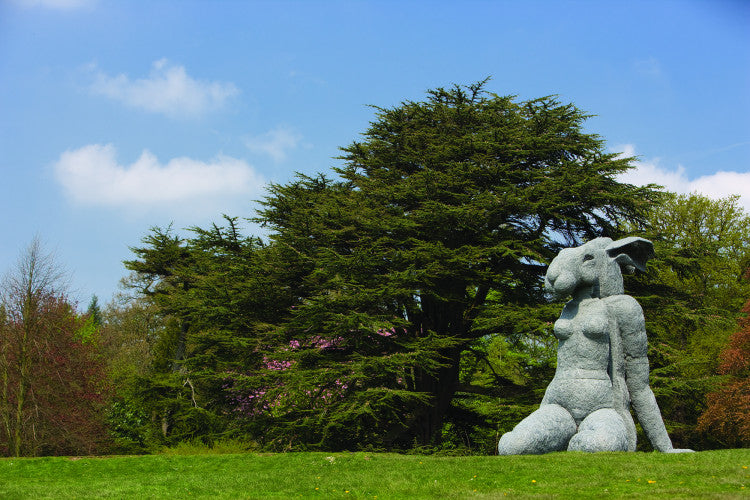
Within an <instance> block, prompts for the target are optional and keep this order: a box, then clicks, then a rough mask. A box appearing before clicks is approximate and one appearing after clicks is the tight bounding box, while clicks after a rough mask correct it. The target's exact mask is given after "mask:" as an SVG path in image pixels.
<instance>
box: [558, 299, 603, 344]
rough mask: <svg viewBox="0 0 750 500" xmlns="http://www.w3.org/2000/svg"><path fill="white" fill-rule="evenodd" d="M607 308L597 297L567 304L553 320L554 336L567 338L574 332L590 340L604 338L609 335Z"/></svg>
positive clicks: (561, 338)
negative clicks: (586, 301) (579, 302)
mask: <svg viewBox="0 0 750 500" xmlns="http://www.w3.org/2000/svg"><path fill="white" fill-rule="evenodd" d="M607 312H608V311H607V308H606V306H605V305H604V304H602V302H601V301H600V300H599V299H595V300H592V301H588V303H586V304H568V305H566V306H565V309H563V313H562V315H561V316H560V319H558V320H557V321H555V337H557V338H558V339H560V340H567V339H569V338H570V337H572V336H573V335H575V334H576V333H580V334H582V335H584V336H585V337H586V338H589V339H591V340H597V341H601V340H606V339H607V338H608V335H609V317H608V314H607Z"/></svg>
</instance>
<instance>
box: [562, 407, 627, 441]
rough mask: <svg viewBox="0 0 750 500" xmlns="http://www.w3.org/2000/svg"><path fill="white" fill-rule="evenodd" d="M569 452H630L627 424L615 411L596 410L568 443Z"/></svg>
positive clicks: (584, 420)
mask: <svg viewBox="0 0 750 500" xmlns="http://www.w3.org/2000/svg"><path fill="white" fill-rule="evenodd" d="M568 451H587V452H597V451H628V432H627V427H626V426H625V422H623V420H622V417H621V416H620V415H619V414H618V413H617V412H616V411H615V410H613V409H609V408H606V409H601V410H596V411H595V412H594V413H592V414H591V415H589V416H588V417H586V418H585V419H583V422H581V425H580V426H578V432H577V433H576V435H575V436H573V437H572V438H571V439H570V443H568Z"/></svg>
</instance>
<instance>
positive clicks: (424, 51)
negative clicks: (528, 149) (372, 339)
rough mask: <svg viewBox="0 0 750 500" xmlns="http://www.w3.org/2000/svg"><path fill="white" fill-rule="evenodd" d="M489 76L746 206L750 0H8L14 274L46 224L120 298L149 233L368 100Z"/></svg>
mask: <svg viewBox="0 0 750 500" xmlns="http://www.w3.org/2000/svg"><path fill="white" fill-rule="evenodd" d="M487 76H491V77H492V80H491V82H490V83H489V85H488V88H489V90H491V91H492V92H495V93H497V94H500V95H509V94H513V95H517V96H518V98H519V99H530V98H535V97H541V96H545V95H550V94H557V95H559V96H560V99H561V100H562V101H565V102H573V103H575V104H576V105H577V106H578V107H579V108H581V109H583V110H585V111H586V112H588V113H591V114H594V115H596V116H595V117H592V118H591V119H590V120H589V121H588V122H587V124H586V129H587V131H589V132H594V133H597V134H600V135H601V136H602V137H603V138H604V139H605V140H606V141H607V145H608V147H609V148H610V149H611V150H613V151H623V152H627V153H630V154H635V155H638V156H639V158H640V161H639V163H638V170H637V171H634V172H633V174H631V175H629V176H628V177H627V178H626V179H625V180H627V181H628V182H633V183H644V182H657V183H660V184H663V185H666V186H667V187H668V188H670V189H671V190H674V191H679V192H690V191H698V192H701V193H703V194H706V195H709V196H714V197H721V196H726V195H728V194H732V193H736V194H740V195H742V203H743V205H744V206H745V207H746V209H747V210H748V211H750V2H745V1H742V0H737V1H729V0H704V1H688V0H684V1H663V0H662V1H621V2H619V1H611V2H607V1H601V2H599V1H593V0H591V1H525V2H521V1H513V2H511V1H471V0H469V1H461V2H459V1H455V2H448V1H432V2H428V1H417V0H401V1H389V0H381V1H314V0H307V1H247V2H241V1H221V0H218V1H217V0H214V1H210V2H209V1H207V0H206V1H184V0H183V1H176V0H175V1H167V0H153V1H148V2H146V1H143V2H141V1H131V2H127V1H114V0H0V172H2V183H0V204H2V205H1V207H2V211H3V213H4V216H3V217H2V218H1V219H0V234H2V237H3V239H2V243H0V272H4V271H6V270H8V269H10V268H11V267H12V266H13V265H14V263H15V262H16V261H17V259H18V256H19V254H20V253H21V252H22V251H23V249H24V248H25V247H26V246H27V245H28V244H29V243H30V242H31V240H32V239H33V238H34V237H35V236H38V237H39V238H40V239H41V240H42V241H43V243H44V244H45V246H46V247H47V248H48V249H49V250H51V251H53V252H54V253H55V254H56V256H57V260H58V262H60V263H61V264H63V265H64V266H65V267H66V268H67V269H68V271H69V272H70V274H71V276H72V278H71V285H72V291H73V296H74V298H77V299H78V300H79V301H81V303H82V305H83V306H84V307H85V304H86V303H87V302H88V300H89V299H90V297H91V295H92V294H96V295H98V297H99V299H100V300H101V301H102V302H106V301H108V300H109V299H110V297H111V296H112V294H113V293H114V292H115V291H116V289H117V284H118V281H119V279H120V278H121V277H123V276H125V275H126V274H127V273H126V270H125V269H124V267H123V265H122V261H123V260H125V259H128V258H130V257H131V254H130V252H129V250H128V247H129V246H137V245H139V243H140V239H141V238H142V237H143V236H145V235H146V234H147V232H148V230H149V228H150V227H152V226H161V227H164V226H167V225H168V224H170V223H173V224H174V227H175V228H177V229H181V228H185V227H188V226H196V225H197V226H206V225H209V224H210V223H211V222H214V221H219V220H220V218H221V214H222V213H228V214H230V215H236V216H239V217H250V216H252V215H253V213H254V212H253V210H254V206H255V204H254V202H253V200H256V199H259V198H261V197H262V196H263V194H264V186H265V185H267V183H268V182H282V183H283V182H286V181H288V180H290V179H291V178H292V176H293V174H294V172H303V173H308V174H313V173H316V172H329V171H330V168H331V167H332V166H335V165H337V164H338V162H337V160H335V159H333V158H334V157H335V156H337V154H338V148H339V147H341V146H345V145H348V144H349V143H351V142H352V141H353V140H356V139H357V138H358V136H359V134H360V133H362V132H363V131H364V130H365V129H366V127H367V125H368V123H369V121H370V120H372V119H373V111H372V109H371V108H369V107H367V105H368V104H374V105H378V106H385V107H390V106H396V105H398V104H399V103H400V102H401V101H403V100H420V99H422V98H423V97H424V95H425V91H426V90H428V89H430V88H435V87H440V86H449V85H451V84H454V83H458V84H469V83H473V82H476V81H478V80H482V79H484V78H485V77H487ZM245 227H246V230H247V232H251V233H255V232H257V231H258V230H257V228H254V227H252V226H251V225H250V224H247V225H246V226H245Z"/></svg>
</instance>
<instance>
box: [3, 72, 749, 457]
mask: <svg viewBox="0 0 750 500" xmlns="http://www.w3.org/2000/svg"><path fill="white" fill-rule="evenodd" d="M485 85H486V82H479V83H476V84H473V85H469V86H466V87H462V86H453V87H450V88H447V89H442V88H440V89H435V90H431V91H429V92H428V93H427V96H426V99H425V100H424V101H421V102H411V101H407V102H403V103H401V104H400V105H399V106H396V107H394V108H389V109H386V108H378V107H375V108H374V110H375V117H374V120H373V122H372V123H371V124H370V126H369V128H368V129H367V130H366V131H365V132H364V133H363V134H362V136H361V139H360V140H359V141H355V142H353V143H352V144H350V145H348V146H346V147H344V148H342V149H341V152H342V153H341V156H340V158H339V160H341V162H342V164H341V166H340V167H338V168H336V169H334V171H333V173H334V174H335V177H333V178H331V177H329V176H327V175H324V174H320V175H318V176H314V177H308V176H303V175H299V176H297V177H296V178H295V179H294V180H292V181H291V182H289V183H287V184H271V185H270V186H269V187H268V194H267V196H266V197H265V198H264V199H263V200H262V201H261V205H260V209H259V210H258V212H257V213H256V214H255V217H253V218H251V219H250V220H252V221H253V222H255V223H259V224H260V225H262V226H264V227H265V229H266V231H267V232H268V236H267V237H265V238H258V237H255V236H247V235H244V234H243V233H242V229H241V224H242V222H241V220H240V219H238V218H234V217H228V216H225V217H224V220H223V222H222V223H221V224H214V225H213V226H211V227H210V228H199V227H193V228H190V229H189V230H188V231H187V233H186V234H178V232H176V231H174V230H173V228H171V227H167V228H158V227H156V228H152V229H151V231H150V232H149V233H148V234H147V235H146V236H145V237H144V238H143V240H142V243H141V245H140V246H138V247H134V248H132V252H133V258H132V259H131V260H129V261H127V262H125V267H126V268H127V269H128V270H129V271H130V272H131V274H130V276H129V277H128V278H127V279H125V280H124V281H123V284H124V288H123V290H124V293H123V294H122V295H121V296H119V297H116V298H115V300H113V301H112V302H111V303H110V304H107V305H106V306H105V307H104V308H101V307H100V306H99V304H98V301H97V300H96V298H94V299H93V300H92V302H91V304H90V305H89V308H88V310H87V312H86V313H85V314H82V315H81V314H78V313H77V312H75V307H74V306H73V305H71V304H69V303H68V302H67V301H66V299H65V296H64V294H62V293H60V292H59V291H58V290H57V289H55V288H54V287H53V288H49V289H47V288H44V287H41V288H40V290H41V291H40V292H39V293H38V294H31V295H28V294H27V295H28V297H31V298H33V299H34V300H35V301H36V302H33V301H30V299H29V298H28V297H27V298H26V299H24V297H26V296H25V295H24V292H23V290H24V288H23V287H20V288H18V290H17V291H14V289H13V288H12V287H10V286H9V285H8V283H10V282H8V281H6V285H4V286H5V295H4V299H3V309H2V311H3V314H2V316H1V319H2V320H3V322H2V324H1V325H0V326H2V329H3V337H2V344H0V347H1V348H2V349H0V354H2V357H0V361H2V366H0V368H2V369H3V372H2V373H3V377H4V378H3V384H4V385H3V394H2V397H3V399H2V405H1V406H0V408H1V409H2V411H3V414H2V416H3V426H4V427H3V430H4V434H3V439H4V441H0V446H3V451H4V452H5V453H7V454H13V455H20V454H28V455H34V454H40V453H43V454H60V453H84V452H86V453H91V452H94V451H110V452H117V453H143V452H149V451H154V450H157V449H159V448H161V447H163V446H178V445H186V443H193V444H201V445H203V446H209V447H210V446H214V445H215V444H217V443H222V442H227V440H232V439H234V440H240V441H242V442H244V443H247V446H249V447H251V448H253V449H269V450H308V449H324V450H354V449H362V450H401V451H405V450H412V451H440V452H444V453H455V454H469V453H494V450H495V447H496V444H497V440H498V438H499V436H500V435H501V434H502V433H503V432H506V431H508V430H510V429H511V428H512V427H513V426H514V425H515V424H516V423H518V422H519V421H520V420H521V419H522V418H523V417H525V416H526V415H528V414H529V413H531V412H532V411H533V410H534V409H535V408H536V407H537V406H538V404H539V402H540V400H541V397H542V394H543V391H544V389H545V387H546V385H547V384H548V382H549V380H551V378H552V375H553V374H554V370H555V363H556V359H555V357H556V344H557V342H556V340H555V338H554V336H553V334H552V325H553V322H554V321H555V319H556V318H557V317H558V315H559V313H560V310H561V309H562V303H552V302H550V300H549V297H547V296H546V294H545V292H544V289H543V276H544V272H545V270H546V264H547V263H548V262H549V261H550V260H551V259H552V258H553V257H554V256H555V255H556V254H557V252H558V251H559V250H560V248H562V247H565V246H570V245H576V244H578V243H580V242H582V241H584V240H587V239H589V238H593V237H595V236H610V237H613V238H617V237H620V236H622V235H626V234H638V235H640V236H644V237H646V238H649V239H650V240H652V241H653V242H654V245H655V249H656V254H657V257H656V258H655V259H654V260H653V261H651V263H650V264H649V269H648V271H647V272H646V273H643V274H640V275H636V276H632V277H628V278H626V293H629V294H631V295H634V296H636V297H637V298H638V300H639V301H640V302H641V304H642V305H643V307H644V311H645V315H646V319H647V328H648V331H649V342H650V345H649V347H650V353H649V355H650V359H651V366H652V381H651V383H652V387H653V388H654V392H655V394H656V396H657V399H658V401H659V404H660V406H661V408H662V412H663V414H664V417H665V421H666V423H667V426H668V428H669V431H670V434H671V436H672V438H673V441H674V443H675V446H677V447H691V448H696V449H705V448H710V447H718V446H737V445H741V446H744V445H746V444H747V425H746V424H747V422H745V420H743V419H742V418H738V416H737V408H744V407H743V406H741V405H742V404H746V403H747V400H748V397H747V373H746V372H747V366H746V364H747V363H745V361H746V360H747V359H748V350H747V348H746V347H747V346H746V345H745V344H746V342H745V340H746V339H745V340H743V339H744V337H743V335H745V333H746V330H747V328H746V326H747V323H746V320H742V319H741V318H742V314H741V308H742V306H743V304H745V303H746V302H747V301H748V299H749V298H750V282H749V281H748V280H746V279H743V278H742V276H743V275H744V274H745V273H746V271H747V269H748V264H750V251H749V250H748V249H750V241H748V240H750V218H749V217H748V216H747V215H746V214H744V213H743V211H742V210H741V209H740V208H739V206H738V204H737V199H736V198H727V199H723V200H710V199H708V198H705V197H702V196H700V195H697V194H692V195H685V196H676V195H672V194H669V193H663V192H660V191H658V190H656V187H655V186H648V187H645V188H638V187H635V186H632V185H628V184H623V183H620V182H618V181H617V176H618V174H620V173H622V172H624V171H626V170H627V169H629V168H631V162H632V160H633V159H632V158H621V157H619V156H617V155H614V154H610V153H607V152H606V150H605V146H604V142H603V140H602V139H601V138H599V137H598V136H596V135H594V134H587V133H584V132H583V125H584V122H585V120H586V118H587V115H585V114H583V113H582V112H581V111H580V110H578V109H577V108H576V107H575V106H574V105H572V104H564V103H560V102H559V101H558V100H557V99H556V98H554V97H545V98H540V99H535V100H531V101H526V102H518V101H517V100H516V99H515V98H514V97H513V96H505V97H503V96H497V95H495V94H492V93H490V92H487V91H486V90H485ZM22 269H23V268H22ZM53 270H54V269H53ZM23 275H24V273H23V272H21V273H20V276H23ZM14 297H15V299H18V300H20V302H19V301H16V302H13V300H15V299H14ZM24 300H26V302H24ZM32 302H33V303H34V304H36V305H34V306H33V307H27V306H26V305H24V304H31V303H32ZM29 311H36V312H35V313H34V314H37V315H38V317H39V318H43V320H42V319H39V320H37V319H34V318H36V317H37V316H33V315H29ZM747 312H748V311H747V310H745V314H747ZM738 320H739V321H740V330H739V332H738V331H737V327H736V325H737V321H738ZM743 321H744V322H743ZM732 334H734V336H732V337H731V339H730V336H731V335H732ZM720 353H722V354H721V358H720V357H719V354H720ZM49 359H51V360H54V361H53V362H47V361H44V362H42V360H49ZM719 359H721V361H719ZM63 373H64V375H63ZM56 381H60V383H61V384H63V385H59V384H58V382H56ZM55 384H58V385H55ZM707 395H708V399H707ZM81 401H86V404H83V405H81V404H79V403H80V402H81ZM74 403H75V404H74ZM41 407H43V408H44V409H45V411H43V412H39V411H37V409H38V408H41ZM32 410H33V411H32ZM701 415H703V416H702V417H701ZM37 416H39V417H38V418H37ZM699 418H700V426H699V425H698V421H699ZM53 422H55V423H60V422H62V423H63V426H64V427H63V428H64V430H65V432H58V433H54V432H52V431H51V429H52V427H49V426H50V425H52V423H53ZM105 425H106V427H107V431H106V432H105V430H104V429H105ZM46 429H50V430H46ZM18 436H20V441H19V438H18ZM31 436H33V438H32V437H31ZM733 436H734V437H733ZM105 438H106V439H105ZM738 440H739V441H738ZM640 441H641V444H642V447H643V448H644V449H646V448H648V445H647V444H645V443H646V440H645V439H644V438H641V439H640ZM19 442H20V443H21V444H18V443H19Z"/></svg>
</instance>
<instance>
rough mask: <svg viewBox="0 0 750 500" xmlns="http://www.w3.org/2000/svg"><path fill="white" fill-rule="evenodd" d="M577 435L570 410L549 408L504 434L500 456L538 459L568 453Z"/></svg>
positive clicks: (533, 414)
mask: <svg viewBox="0 0 750 500" xmlns="http://www.w3.org/2000/svg"><path fill="white" fill-rule="evenodd" d="M575 432H576V422H575V420H573V417H572V416H571V415H570V413H568V410H566V409H565V408H563V407H562V406H559V405H556V404H545V405H542V406H540V407H539V409H538V410H537V411H535V412H534V413H532V414H531V415H529V416H528V417H526V418H525V419H523V420H521V422H519V424H518V425H516V427H515V428H514V429H513V430H512V431H511V432H508V433H505V434H503V436H502V437H501V438H500V442H499V443H498V445H497V452H498V454H500V455H538V454H541V453H549V452H551V451H561V450H564V449H565V446H566V445H567V444H568V441H569V440H570V438H571V436H573V435H574V434H575Z"/></svg>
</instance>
